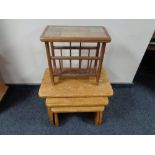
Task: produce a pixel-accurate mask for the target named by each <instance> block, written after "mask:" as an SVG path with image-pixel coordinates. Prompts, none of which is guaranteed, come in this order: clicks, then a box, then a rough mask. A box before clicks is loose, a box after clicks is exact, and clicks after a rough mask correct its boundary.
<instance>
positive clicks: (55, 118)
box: [54, 113, 59, 127]
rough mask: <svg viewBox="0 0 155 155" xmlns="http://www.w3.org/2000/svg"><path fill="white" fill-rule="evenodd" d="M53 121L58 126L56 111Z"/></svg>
mask: <svg viewBox="0 0 155 155" xmlns="http://www.w3.org/2000/svg"><path fill="white" fill-rule="evenodd" d="M54 121H55V125H56V126H57V127H58V126H59V118H58V114H57V113H54Z"/></svg>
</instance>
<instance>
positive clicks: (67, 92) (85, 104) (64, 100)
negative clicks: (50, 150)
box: [39, 68, 113, 126]
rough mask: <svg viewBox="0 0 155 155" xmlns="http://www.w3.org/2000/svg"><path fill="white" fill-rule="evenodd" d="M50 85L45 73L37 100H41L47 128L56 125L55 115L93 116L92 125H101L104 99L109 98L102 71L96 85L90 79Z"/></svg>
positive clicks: (110, 90)
mask: <svg viewBox="0 0 155 155" xmlns="http://www.w3.org/2000/svg"><path fill="white" fill-rule="evenodd" d="M55 82H56V84H55V85H53V84H52V83H51V79H50V71H49V69H46V70H45V73H44V76H43V79H42V83H41V86H40V89H39V96H40V97H42V98H44V99H45V105H46V107H47V111H48V115H49V119H50V122H51V124H55V125H56V126H58V125H59V118H58V114H59V113H66V112H94V113H95V124H96V125H98V124H101V122H102V117H103V111H104V109H105V107H106V106H107V105H108V98H109V97H110V96H112V95H113V89H112V87H111V84H110V82H109V79H108V76H107V74H106V71H105V69H104V68H103V69H102V71H101V77H100V80H99V84H98V85H96V80H95V79H94V78H93V77H88V78H84V79H63V80H61V79H60V78H59V77H56V78H55Z"/></svg>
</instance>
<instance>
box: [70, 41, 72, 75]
mask: <svg viewBox="0 0 155 155" xmlns="http://www.w3.org/2000/svg"><path fill="white" fill-rule="evenodd" d="M69 44H70V57H71V56H72V50H71V42H70V43H69ZM71 68H72V62H71V60H70V72H71Z"/></svg>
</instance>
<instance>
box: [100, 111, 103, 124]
mask: <svg viewBox="0 0 155 155" xmlns="http://www.w3.org/2000/svg"><path fill="white" fill-rule="evenodd" d="M102 118H103V111H100V112H99V124H101V123H102Z"/></svg>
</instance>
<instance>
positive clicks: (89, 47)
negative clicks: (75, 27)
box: [54, 46, 97, 50]
mask: <svg viewBox="0 0 155 155" xmlns="http://www.w3.org/2000/svg"><path fill="white" fill-rule="evenodd" d="M80 48H81V50H88V49H92V50H95V49H97V47H96V46H81V47H80V46H54V49H68V50H71V49H77V50H78V49H80Z"/></svg>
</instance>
